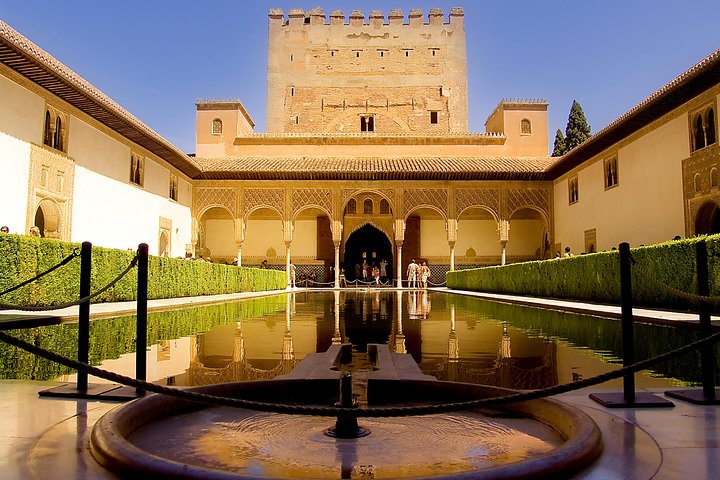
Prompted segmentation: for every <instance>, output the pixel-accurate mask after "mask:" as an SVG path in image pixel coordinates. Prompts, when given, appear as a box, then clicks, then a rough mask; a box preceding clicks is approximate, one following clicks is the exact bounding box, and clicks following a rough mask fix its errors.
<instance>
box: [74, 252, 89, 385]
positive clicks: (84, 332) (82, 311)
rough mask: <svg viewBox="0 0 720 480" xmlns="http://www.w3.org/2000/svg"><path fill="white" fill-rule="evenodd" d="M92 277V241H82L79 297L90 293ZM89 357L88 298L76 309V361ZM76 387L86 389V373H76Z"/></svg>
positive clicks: (86, 361)
mask: <svg viewBox="0 0 720 480" xmlns="http://www.w3.org/2000/svg"><path fill="white" fill-rule="evenodd" d="M91 279H92V243H90V242H83V244H82V247H81V248H80V298H85V297H87V296H88V295H90V282H91ZM89 357H90V300H87V301H85V302H82V303H81V304H80V305H79V311H78V357H77V359H78V362H83V363H88V360H89ZM77 389H78V390H80V391H86V390H87V389H88V375H87V373H85V372H80V371H78V373H77Z"/></svg>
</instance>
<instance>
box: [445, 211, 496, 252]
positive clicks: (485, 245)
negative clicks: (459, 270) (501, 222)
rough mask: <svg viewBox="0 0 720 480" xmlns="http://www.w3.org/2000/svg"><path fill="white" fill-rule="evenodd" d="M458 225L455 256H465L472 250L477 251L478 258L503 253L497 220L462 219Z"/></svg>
mask: <svg viewBox="0 0 720 480" xmlns="http://www.w3.org/2000/svg"><path fill="white" fill-rule="evenodd" d="M457 225H458V231H457V241H456V242H455V256H465V254H466V253H467V251H468V249H470V248H472V249H473V250H475V254H476V255H477V256H491V255H500V254H501V253H502V249H501V247H500V237H499V236H498V232H497V222H495V220H470V219H468V220H463V219H462V218H461V219H460V221H459V222H458V224H457ZM469 260H470V259H468V261H469Z"/></svg>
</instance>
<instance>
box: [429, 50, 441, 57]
mask: <svg viewBox="0 0 720 480" xmlns="http://www.w3.org/2000/svg"><path fill="white" fill-rule="evenodd" d="M438 51H439V49H437V48H431V49H430V54H431V55H432V56H433V57H434V56H436V55H437V54H438Z"/></svg>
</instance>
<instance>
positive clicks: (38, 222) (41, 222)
mask: <svg viewBox="0 0 720 480" xmlns="http://www.w3.org/2000/svg"><path fill="white" fill-rule="evenodd" d="M35 226H36V227H38V229H39V230H40V236H41V237H44V236H45V214H44V212H43V210H42V207H38V209H37V211H36V212H35Z"/></svg>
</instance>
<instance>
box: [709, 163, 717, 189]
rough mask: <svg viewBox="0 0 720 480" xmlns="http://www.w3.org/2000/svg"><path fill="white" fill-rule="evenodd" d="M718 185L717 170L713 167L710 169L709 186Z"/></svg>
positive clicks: (715, 186)
mask: <svg viewBox="0 0 720 480" xmlns="http://www.w3.org/2000/svg"><path fill="white" fill-rule="evenodd" d="M717 187H718V170H717V168H715V167H713V168H711V169H710V188H717Z"/></svg>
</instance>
